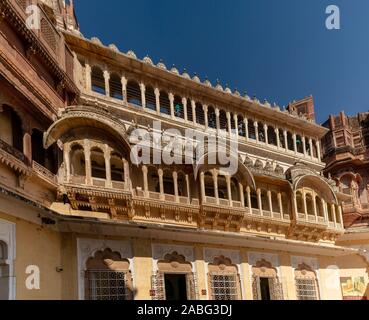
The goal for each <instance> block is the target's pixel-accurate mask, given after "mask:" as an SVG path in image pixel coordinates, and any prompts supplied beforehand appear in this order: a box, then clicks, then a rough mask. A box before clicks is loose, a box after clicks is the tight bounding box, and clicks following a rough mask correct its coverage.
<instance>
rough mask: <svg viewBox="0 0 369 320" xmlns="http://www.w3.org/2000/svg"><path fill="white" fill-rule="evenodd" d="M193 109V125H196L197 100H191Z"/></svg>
mask: <svg viewBox="0 0 369 320" xmlns="http://www.w3.org/2000/svg"><path fill="white" fill-rule="evenodd" d="M191 107H192V120H193V123H195V124H196V122H197V121H196V102H195V100H191Z"/></svg>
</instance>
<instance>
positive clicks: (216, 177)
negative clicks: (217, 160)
mask: <svg viewBox="0 0 369 320" xmlns="http://www.w3.org/2000/svg"><path fill="white" fill-rule="evenodd" d="M213 183H214V196H215V200H216V203H217V204H219V193H218V171H217V170H216V169H214V170H213Z"/></svg>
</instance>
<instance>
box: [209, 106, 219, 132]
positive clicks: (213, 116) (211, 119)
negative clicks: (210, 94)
mask: <svg viewBox="0 0 369 320" xmlns="http://www.w3.org/2000/svg"><path fill="white" fill-rule="evenodd" d="M208 126H209V128H212V129H216V128H217V117H216V114H215V109H214V107H213V106H209V107H208Z"/></svg>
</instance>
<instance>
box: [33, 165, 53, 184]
mask: <svg viewBox="0 0 369 320" xmlns="http://www.w3.org/2000/svg"><path fill="white" fill-rule="evenodd" d="M32 169H33V171H34V172H35V173H36V174H38V175H39V176H41V177H42V178H43V179H45V180H47V181H49V182H51V183H52V184H56V183H57V182H58V181H57V178H56V175H55V174H53V173H52V172H51V171H50V170H48V169H46V168H45V167H44V166H42V165H40V164H39V163H37V162H36V161H32Z"/></svg>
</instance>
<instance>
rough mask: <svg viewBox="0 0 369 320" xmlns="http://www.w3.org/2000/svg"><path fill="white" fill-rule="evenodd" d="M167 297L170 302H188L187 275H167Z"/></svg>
mask: <svg viewBox="0 0 369 320" xmlns="http://www.w3.org/2000/svg"><path fill="white" fill-rule="evenodd" d="M164 278H165V295H166V300H168V301H187V284H186V275H185V274H165V276H164Z"/></svg>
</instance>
